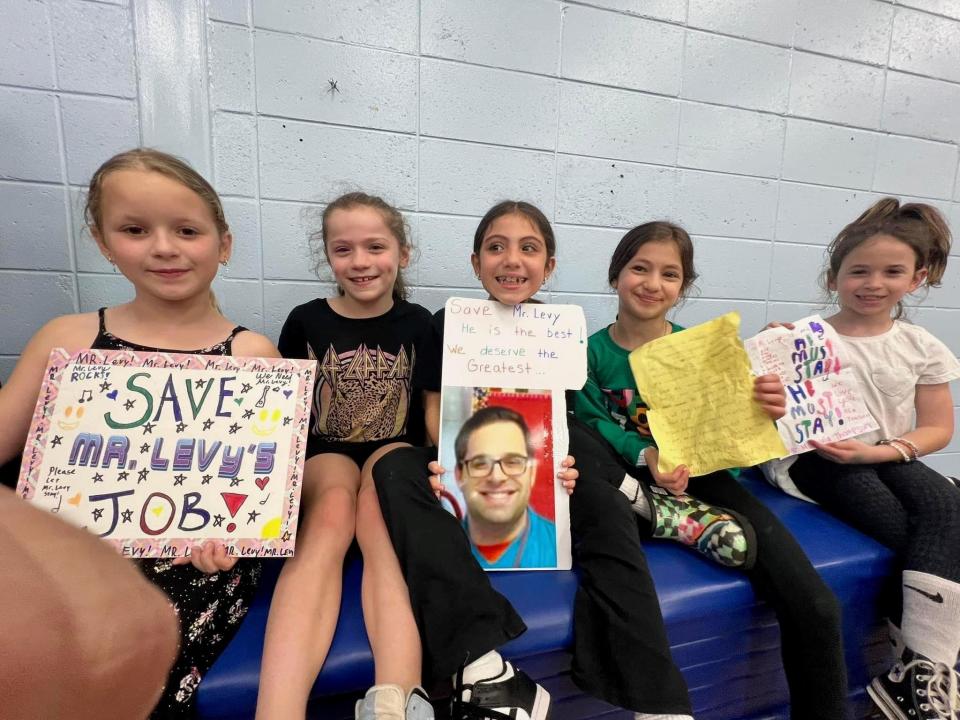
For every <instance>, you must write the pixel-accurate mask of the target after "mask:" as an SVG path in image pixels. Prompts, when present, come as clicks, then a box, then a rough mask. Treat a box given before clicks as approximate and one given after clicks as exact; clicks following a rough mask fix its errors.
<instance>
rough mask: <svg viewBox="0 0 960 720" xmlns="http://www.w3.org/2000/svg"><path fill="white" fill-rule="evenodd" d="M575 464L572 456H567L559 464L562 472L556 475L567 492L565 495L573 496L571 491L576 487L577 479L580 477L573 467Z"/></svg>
mask: <svg viewBox="0 0 960 720" xmlns="http://www.w3.org/2000/svg"><path fill="white" fill-rule="evenodd" d="M575 462H576V460H574V459H573V455H567V456H566V457H565V458H564V459H563V460H562V461H561V462H560V465H561V466H562V467H563V470H561V471H560V472H558V473H557V477H558V478H559V479H560V482H561V484H562V485H563V488H564V490H566V491H567V495H572V494H573V489H574V488H575V487H576V486H577V478H578V477H580V471H579V470H577V469H576V468H575V467H574V466H573V464H574V463H575Z"/></svg>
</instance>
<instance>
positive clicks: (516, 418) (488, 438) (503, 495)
mask: <svg viewBox="0 0 960 720" xmlns="http://www.w3.org/2000/svg"><path fill="white" fill-rule="evenodd" d="M454 452H455V454H456V467H455V470H454V473H455V477H456V481H457V486H458V487H459V488H460V491H461V493H462V494H463V498H464V502H465V505H466V511H465V513H464V517H463V525H464V529H465V530H466V531H467V533H468V535H469V536H470V541H471V544H472V545H473V553H474V556H475V557H476V558H477V560H478V561H479V562H480V564H481V566H483V567H484V568H492V569H510V568H536V567H555V566H556V564H557V531H556V526H555V525H554V523H553V522H552V521H550V520H548V519H546V518H544V517H542V516H541V515H539V514H537V513H536V512H535V511H534V510H533V509H532V508H531V507H530V494H531V491H532V490H533V486H534V482H535V478H536V473H537V459H536V450H535V448H534V447H533V446H532V443H531V440H530V430H529V428H528V426H527V423H526V421H525V420H524V419H523V416H522V415H520V414H519V413H518V412H516V411H515V410H512V409H510V408H506V407H501V406H496V405H493V406H487V407H483V408H480V409H479V410H477V411H476V412H475V413H474V414H473V415H471V416H470V417H469V418H468V419H467V420H466V421H465V422H464V423H463V425H462V426H461V427H460V430H459V432H458V433H457V437H456V440H455V442H454Z"/></svg>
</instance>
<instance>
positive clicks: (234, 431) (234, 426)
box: [230, 423, 240, 435]
mask: <svg viewBox="0 0 960 720" xmlns="http://www.w3.org/2000/svg"><path fill="white" fill-rule="evenodd" d="M239 429H240V426H239V425H237V424H236V423H233V424H232V425H231V426H230V434H231V435H236V434H237V430H239Z"/></svg>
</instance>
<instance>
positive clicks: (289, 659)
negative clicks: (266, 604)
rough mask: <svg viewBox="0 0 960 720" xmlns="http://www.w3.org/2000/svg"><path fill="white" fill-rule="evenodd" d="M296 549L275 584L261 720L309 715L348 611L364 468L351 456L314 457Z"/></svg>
mask: <svg viewBox="0 0 960 720" xmlns="http://www.w3.org/2000/svg"><path fill="white" fill-rule="evenodd" d="M303 479H304V484H303V493H302V496H301V508H302V510H301V520H300V527H299V529H298V531H297V545H296V550H295V555H294V557H292V558H289V559H288V560H287V561H286V562H285V563H284V566H283V570H282V571H281V573H280V578H279V580H278V581H277V587H276V588H275V589H274V591H273V601H272V602H271V604H270V617H269V619H268V621H267V631H266V638H265V640H264V648H263V663H262V665H261V670H260V694H259V696H258V698H257V718H258V720H270V719H271V718H277V719H278V720H290V718H303V717H304V716H305V715H306V711H307V700H308V698H309V694H310V688H311V687H313V683H314V681H315V680H316V678H317V674H318V673H319V672H320V668H321V667H322V666H323V662H324V660H325V659H326V657H327V651H328V650H329V649H330V643H331V641H332V640H333V632H334V630H335V629H336V626H337V616H338V615H339V612H340V595H341V591H342V589H343V588H342V584H343V580H342V574H343V557H344V555H345V554H346V552H347V549H348V548H349V547H350V543H351V542H352V541H353V536H354V529H355V525H356V512H357V510H356V502H357V488H358V487H359V485H360V473H359V472H358V470H357V466H356V464H355V463H354V462H353V461H352V460H350V459H349V458H347V457H345V456H343V455H335V454H329V453H328V454H322V455H315V456H314V457H312V458H310V459H309V460H307V462H306V465H305V466H304V471H303Z"/></svg>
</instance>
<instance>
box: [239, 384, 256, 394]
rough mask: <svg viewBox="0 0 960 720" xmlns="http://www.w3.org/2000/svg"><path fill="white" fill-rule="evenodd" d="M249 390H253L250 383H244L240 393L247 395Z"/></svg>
mask: <svg viewBox="0 0 960 720" xmlns="http://www.w3.org/2000/svg"><path fill="white" fill-rule="evenodd" d="M251 390H253V385H251V384H250V383H244V384H243V387H241V388H240V392H242V393H248V392H250V391H251Z"/></svg>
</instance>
